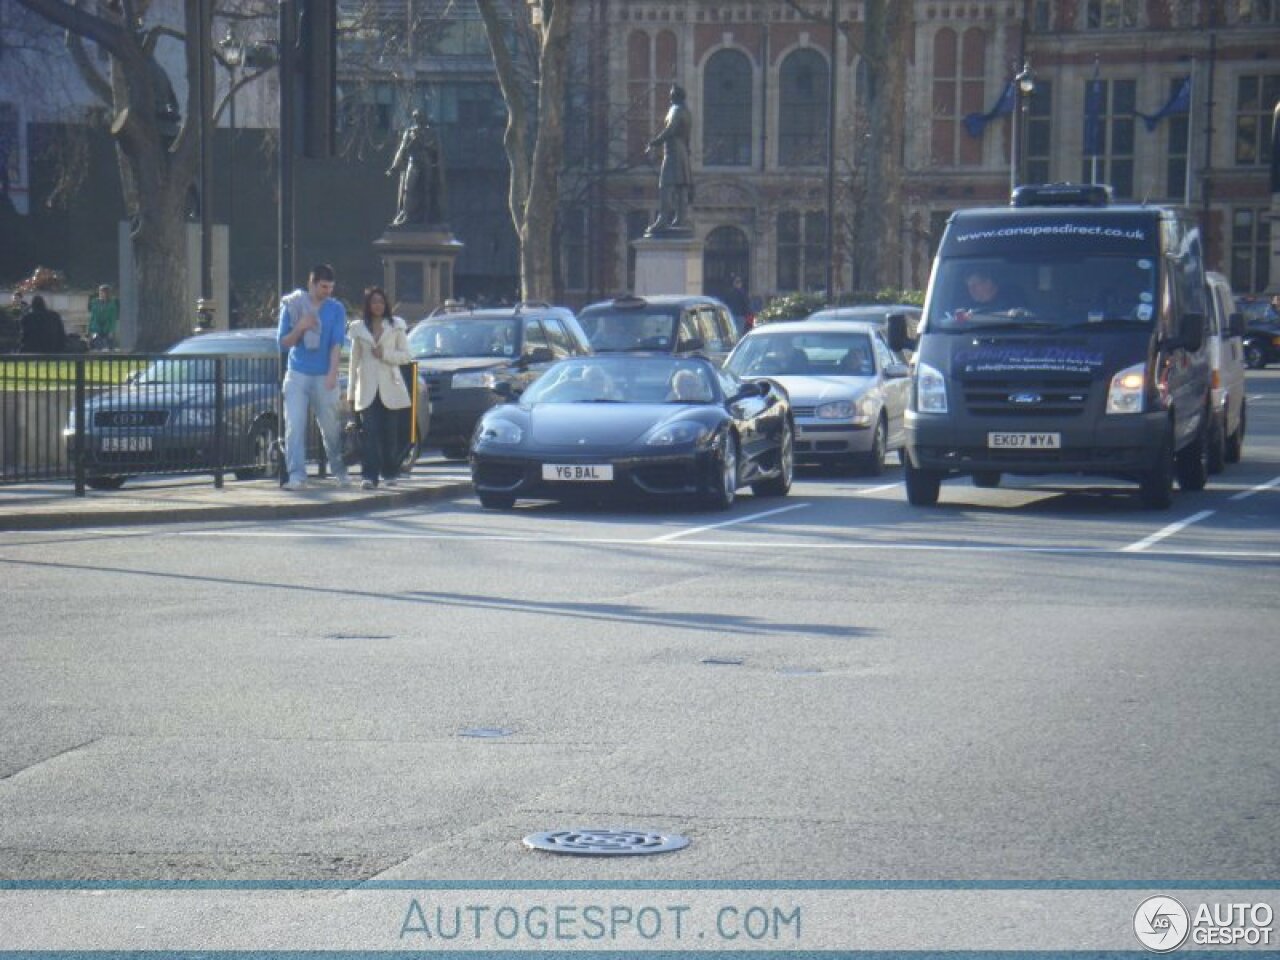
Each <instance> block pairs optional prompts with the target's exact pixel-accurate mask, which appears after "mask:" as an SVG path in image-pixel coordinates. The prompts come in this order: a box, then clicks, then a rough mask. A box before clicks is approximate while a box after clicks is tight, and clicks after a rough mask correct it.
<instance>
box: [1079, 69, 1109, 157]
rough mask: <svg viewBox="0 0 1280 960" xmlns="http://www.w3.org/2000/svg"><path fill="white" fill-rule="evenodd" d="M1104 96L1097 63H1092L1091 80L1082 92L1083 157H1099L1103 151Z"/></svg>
mask: <svg viewBox="0 0 1280 960" xmlns="http://www.w3.org/2000/svg"><path fill="white" fill-rule="evenodd" d="M1105 99H1106V94H1105V92H1104V89H1103V86H1102V78H1101V77H1099V76H1098V61H1097V60H1096V59H1095V60H1094V61H1093V79H1091V80H1090V81H1089V85H1088V86H1087V87H1086V88H1085V92H1084V155H1085V156H1086V157H1097V156H1101V155H1102V154H1103V153H1104V152H1106V151H1105V143H1104V138H1103V135H1102V108H1103V106H1104V104H1103V101H1104V100H1105Z"/></svg>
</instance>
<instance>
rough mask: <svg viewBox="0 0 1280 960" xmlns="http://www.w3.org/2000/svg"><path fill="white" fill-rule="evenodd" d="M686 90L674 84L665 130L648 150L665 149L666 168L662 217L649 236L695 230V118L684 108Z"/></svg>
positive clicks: (660, 202)
mask: <svg viewBox="0 0 1280 960" xmlns="http://www.w3.org/2000/svg"><path fill="white" fill-rule="evenodd" d="M684 101H685V93H684V88H683V87H681V86H680V85H679V84H678V83H674V84H672V85H671V109H669V110H668V111H667V118H666V122H665V124H664V125H663V127H662V130H661V131H660V132H659V133H658V134H657V136H655V137H654V138H653V139H652V140H650V141H649V145H648V146H647V147H645V150H644V152H645V155H646V156H648V155H649V154H650V153H652V152H653V150H654V148H655V147H657V146H659V145H661V147H662V165H661V166H660V167H659V168H658V218H657V219H656V220H654V221H653V223H651V224H650V225H649V228H648V229H647V230H645V232H644V233H645V236H647V237H651V236H653V235H654V234H656V233H662V232H668V231H680V232H686V231H689V230H690V229H691V225H690V223H689V207H690V206H692V205H693V161H692V159H691V158H690V155H689V137H690V134H691V133H692V131H693V116H692V115H691V114H690V113H689V108H688V107H686V106H685V105H684Z"/></svg>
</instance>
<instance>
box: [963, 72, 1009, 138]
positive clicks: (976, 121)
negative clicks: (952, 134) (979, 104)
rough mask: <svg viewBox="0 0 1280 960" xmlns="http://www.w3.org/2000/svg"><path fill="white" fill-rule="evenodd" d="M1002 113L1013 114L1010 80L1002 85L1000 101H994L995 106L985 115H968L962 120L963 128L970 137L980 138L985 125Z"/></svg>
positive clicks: (985, 127)
mask: <svg viewBox="0 0 1280 960" xmlns="http://www.w3.org/2000/svg"><path fill="white" fill-rule="evenodd" d="M1004 113H1013V81H1012V80H1010V81H1009V82H1008V83H1006V84H1005V85H1004V90H1003V91H1002V92H1001V94H1000V99H999V100H997V101H996V105H995V106H994V107H992V108H991V109H990V110H988V111H987V112H986V113H970V114H967V115H966V116H965V118H964V128H965V130H967V131H968V133H969V136H971V137H980V136H982V132H983V131H984V130H986V129H987V124H988V123H990V122H991V121H992V120H994V119H995V118H996V117H998V116H1000V115H1001V114H1004Z"/></svg>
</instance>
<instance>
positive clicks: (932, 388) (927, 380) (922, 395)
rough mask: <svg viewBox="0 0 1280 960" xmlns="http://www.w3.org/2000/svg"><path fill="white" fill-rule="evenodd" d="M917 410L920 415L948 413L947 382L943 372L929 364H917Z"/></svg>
mask: <svg viewBox="0 0 1280 960" xmlns="http://www.w3.org/2000/svg"><path fill="white" fill-rule="evenodd" d="M916 410H917V411H918V412H920V413H946V412H947V380H946V377H944V376H943V375H942V371H941V370H939V369H938V368H937V367H931V366H929V364H927V363H917V364H916Z"/></svg>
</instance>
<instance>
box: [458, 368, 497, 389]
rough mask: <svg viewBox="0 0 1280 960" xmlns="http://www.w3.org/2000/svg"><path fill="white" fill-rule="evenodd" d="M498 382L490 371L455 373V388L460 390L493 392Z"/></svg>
mask: <svg viewBox="0 0 1280 960" xmlns="http://www.w3.org/2000/svg"><path fill="white" fill-rule="evenodd" d="M497 382H498V380H497V378H496V377H494V375H493V373H492V372H491V371H489V370H473V371H470V372H468V373H455V374H454V375H453V380H452V383H453V386H455V387H457V388H458V389H459V390H492V389H493V387H494V384H496V383H497Z"/></svg>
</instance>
